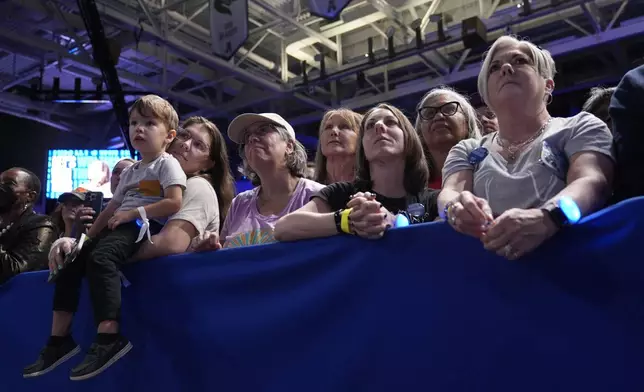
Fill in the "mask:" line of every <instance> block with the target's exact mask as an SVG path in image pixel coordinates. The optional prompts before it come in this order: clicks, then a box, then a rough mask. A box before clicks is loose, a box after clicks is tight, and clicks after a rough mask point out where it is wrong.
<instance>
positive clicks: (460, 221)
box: [446, 191, 557, 260]
mask: <svg viewBox="0 0 644 392" xmlns="http://www.w3.org/2000/svg"><path fill="white" fill-rule="evenodd" d="M446 219H447V221H448V222H449V224H450V225H451V226H452V227H453V228H454V229H456V231H458V232H461V233H463V234H467V235H470V236H472V237H476V238H479V239H480V240H481V242H482V243H483V246H484V247H485V249H487V250H489V251H491V252H494V253H496V254H497V255H499V256H502V257H505V258H506V259H509V260H516V259H518V258H520V257H521V256H523V255H525V254H527V253H529V252H531V251H532V250H534V249H535V248H537V247H538V246H539V245H541V244H542V243H543V242H544V241H545V240H546V239H548V238H550V237H551V236H552V235H554V234H555V233H556V232H557V227H556V226H555V224H554V222H552V220H551V219H550V217H549V216H548V215H547V214H546V213H545V212H544V211H543V210H541V209H535V208H533V209H520V208H512V209H509V210H507V211H505V212H503V213H502V214H501V215H499V216H498V217H496V218H494V216H493V214H492V209H491V208H490V205H489V204H488V202H487V200H485V199H483V198H480V197H477V196H474V195H473V194H472V193H471V192H468V191H463V192H461V193H460V194H459V196H458V197H457V198H456V199H454V200H453V201H451V202H450V207H449V209H448V212H447V216H446Z"/></svg>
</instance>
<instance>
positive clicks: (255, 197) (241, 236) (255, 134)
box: [193, 113, 323, 250]
mask: <svg viewBox="0 0 644 392" xmlns="http://www.w3.org/2000/svg"><path fill="white" fill-rule="evenodd" d="M228 137H230V139H231V140H232V141H233V142H235V143H236V144H238V145H239V154H240V156H241V157H242V159H243V162H244V171H245V173H246V175H247V176H248V177H249V178H250V180H251V181H252V183H253V185H255V188H253V189H251V190H249V191H246V192H242V193H240V194H239V195H237V196H236V197H235V198H234V199H233V202H232V204H231V206H230V210H229V211H228V216H227V217H226V221H225V222H224V227H223V228H222V229H221V235H220V238H221V240H220V239H219V238H218V237H217V236H216V235H215V234H214V233H205V234H204V235H202V236H199V237H197V238H196V239H195V241H194V243H193V248H195V249H196V250H212V249H218V248H220V247H222V246H223V247H227V248H228V247H238V246H245V245H254V244H261V243H267V242H274V241H275V239H274V237H273V227H274V225H275V222H277V220H278V219H279V218H281V217H282V216H284V215H287V214H289V213H291V212H292V211H295V210H297V209H298V208H300V207H302V206H303V205H304V204H306V203H307V202H308V201H309V198H310V197H311V196H312V195H313V194H315V193H316V192H317V191H319V190H320V189H322V188H323V185H321V184H318V183H317V182H315V181H311V180H308V179H306V178H304V175H305V173H306V161H307V160H306V150H305V149H304V146H302V144H301V143H300V142H298V141H297V140H296V139H295V131H294V130H293V127H292V126H291V125H290V124H289V123H288V122H287V121H286V120H285V119H283V118H282V117H281V116H280V115H278V114H275V113H262V114H255V113H246V114H242V115H240V116H238V117H236V118H235V119H234V120H233V121H232V122H231V123H230V125H229V126H228Z"/></svg>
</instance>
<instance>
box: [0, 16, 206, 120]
mask: <svg viewBox="0 0 644 392" xmlns="http://www.w3.org/2000/svg"><path fill="white" fill-rule="evenodd" d="M0 37H4V38H6V39H8V40H10V41H13V42H16V43H19V44H21V45H24V46H26V47H31V48H38V49H39V50H42V51H45V52H52V53H55V54H56V55H58V56H60V57H62V58H64V59H67V60H68V61H69V62H71V63H73V64H75V65H77V66H78V67H80V68H83V69H85V70H87V71H88V72H91V73H93V74H94V75H96V76H99V77H100V76H102V74H101V71H100V69H98V68H97V67H96V65H94V64H93V62H92V61H91V60H90V59H84V58H81V57H80V56H76V55H73V54H70V53H69V52H68V51H67V50H66V49H65V48H63V47H62V46H60V45H58V44H57V43H55V42H53V41H50V40H48V39H45V38H40V37H35V36H31V37H30V36H26V35H24V34H20V33H17V32H14V31H11V30H7V29H4V28H2V27H0ZM119 77H120V79H121V80H122V81H123V82H124V83H127V84H129V85H132V86H133V87H135V88H141V89H145V90H147V91H156V92H157V93H158V94H160V95H165V96H168V97H169V98H171V99H176V100H179V101H182V102H184V103H187V104H189V105H191V106H195V107H199V108H202V109H208V110H211V111H216V110H217V108H216V106H215V105H213V104H211V103H210V102H208V101H207V100H205V99H203V98H199V97H197V96H195V95H192V94H186V93H181V92H177V91H172V90H168V91H164V90H163V89H162V88H161V86H160V84H159V83H155V82H153V81H150V80H148V79H146V78H144V77H141V76H138V75H134V74H131V73H129V72H126V71H124V70H119Z"/></svg>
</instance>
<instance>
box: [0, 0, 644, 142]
mask: <svg viewBox="0 0 644 392" xmlns="http://www.w3.org/2000/svg"><path fill="white" fill-rule="evenodd" d="M550 1H551V0H533V1H532V4H534V6H535V7H534V8H535V9H540V7H541V6H543V5H547V4H549V3H550ZM97 2H98V4H99V11H100V13H101V15H102V17H103V18H104V21H105V24H106V26H107V30H108V31H109V33H110V37H111V38H112V39H113V40H115V41H116V42H118V43H119V44H120V45H121V57H120V61H119V64H118V65H117V68H118V73H119V78H120V80H121V82H122V84H124V86H125V88H126V89H142V90H146V91H155V92H158V93H159V94H160V95H164V96H166V97H168V98H169V99H170V100H171V101H172V102H175V103H177V104H178V107H179V108H180V111H181V114H183V115H187V114H201V115H205V116H210V117H224V118H226V117H231V116H234V115H235V114H236V113H238V112H240V111H242V110H264V111H267V110H269V109H270V110H279V111H280V112H281V113H282V114H284V115H285V116H287V117H290V118H292V119H293V121H294V122H295V123H301V122H306V121H309V120H312V119H313V120H315V119H318V118H319V113H320V111H324V110H326V109H328V108H330V107H336V106H340V105H341V106H346V107H350V108H364V107H367V106H370V105H373V104H375V103H377V102H381V101H391V100H396V99H399V98H402V97H405V96H409V95H413V94H417V93H420V92H423V91H426V90H428V89H430V88H432V87H434V86H436V85H438V84H444V83H447V84H453V83H457V82H459V81H463V80H466V79H471V78H475V77H476V75H477V74H478V65H477V63H478V61H479V60H478V59H479V58H477V57H476V56H477V54H476V53H472V51H471V50H469V49H465V48H464V47H463V44H462V42H461V40H460V28H461V23H460V22H461V21H462V20H463V19H465V18H467V17H471V16H475V15H476V16H479V17H481V18H482V19H483V20H484V22H485V24H486V26H487V29H488V41H490V42H491V41H492V40H493V39H494V38H496V37H497V36H499V35H501V34H503V33H504V32H506V31H507V30H508V29H511V31H512V32H513V33H515V34H521V33H522V32H526V31H531V30H532V29H534V28H535V27H538V26H547V25H549V24H552V25H553V26H555V25H557V26H559V25H561V24H562V23H565V24H566V25H567V26H568V29H569V30H570V33H569V34H568V35H567V36H561V35H558V36H552V37H544V38H541V37H531V38H532V39H533V40H538V41H540V44H541V45H542V46H545V47H547V48H548V49H550V50H551V51H552V52H553V54H554V55H555V56H558V55H561V54H564V53H569V52H571V51H579V50H584V49H589V48H591V47H593V46H597V45H602V44H606V43H610V42H614V41H616V40H619V39H622V38H627V37H632V36H634V35H636V34H638V33H640V32H641V31H643V29H644V26H642V24H641V22H640V21H634V22H630V23H621V24H620V21H622V20H624V19H628V15H625V13H626V12H625V10H627V5H628V3H629V1H628V0H567V1H560V3H561V4H560V5H559V6H556V7H544V8H543V9H542V10H541V11H538V12H535V13H534V14H532V15H528V16H521V11H522V10H521V7H520V5H521V1H519V0H458V1H454V0H408V1H406V2H401V1H397V0H354V1H353V2H352V3H350V5H349V6H347V7H346V8H345V9H344V11H343V13H342V15H341V18H340V19H339V20H337V21H323V20H322V19H320V18H317V17H314V16H311V15H310V14H309V13H308V12H307V9H306V4H307V0H250V3H249V22H250V26H251V28H250V32H249V37H250V38H249V40H248V42H247V43H246V45H245V46H244V47H242V48H241V49H240V50H239V51H238V53H237V55H236V56H235V57H234V58H233V59H231V61H225V60H223V59H221V58H218V57H216V56H214V55H212V54H211V53H212V52H211V50H210V42H209V41H210V32H209V29H208V26H209V24H208V23H207V20H208V15H207V6H206V5H207V2H206V1H186V0H98V1H97ZM2 4H3V5H0V12H2V11H3V7H7V8H6V10H7V12H9V10H12V11H15V10H19V11H20V15H21V16H22V17H23V19H24V20H47V21H48V22H47V23H46V24H38V23H26V22H23V23H20V22H16V23H15V24H13V25H11V24H3V26H0V48H1V49H4V50H5V51H7V52H11V53H16V54H18V55H20V58H24V59H26V60H25V61H23V62H22V63H21V64H20V66H13V67H10V66H9V65H6V66H3V62H2V59H0V76H2V77H1V78H0V87H1V89H0V91H1V92H0V94H3V95H2V99H0V111H3V110H5V111H13V112H17V113H23V114H25V115H27V114H29V113H31V112H29V111H28V110H27V109H36V110H38V113H44V114H39V115H38V116H36V117H37V118H35V119H36V120H38V121H41V120H42V121H41V122H45V121H48V122H49V123H50V124H49V125H52V124H53V123H55V122H56V121H53V120H52V119H51V115H50V114H47V113H48V112H47V110H46V107H45V106H46V105H44V104H42V103H39V102H32V101H30V100H29V99H28V98H26V97H25V96H23V95H20V91H21V90H20V89H19V87H21V86H28V85H29V82H30V80H31V79H32V78H34V77H37V76H39V74H40V72H41V69H43V70H44V73H45V75H51V74H64V75H71V77H81V78H83V79H85V80H93V79H96V78H97V77H100V70H99V69H98V68H97V67H96V65H95V64H94V62H93V60H92V59H91V57H90V56H89V54H88V53H90V52H91V47H90V44H89V42H88V39H87V37H86V36H85V35H84V34H83V31H82V30H83V24H82V20H81V19H80V17H79V16H78V15H77V14H76V13H75V11H74V8H75V7H74V1H71V0H9V1H7V2H4V3H2ZM606 10H610V11H606ZM607 12H608V13H607ZM436 15H442V16H443V17H444V20H445V21H446V22H445V33H446V35H447V36H448V37H451V38H450V39H448V40H446V41H444V42H441V43H435V44H428V45H427V46H425V47H424V48H423V49H421V50H417V51H415V52H409V55H405V56H399V57H395V58H393V59H390V60H388V59H385V61H377V62H376V63H375V64H369V63H368V62H367V59H366V58H365V54H366V53H367V41H368V40H369V39H371V40H372V41H373V43H374V51H375V52H376V53H377V54H379V56H381V57H382V55H381V53H382V52H383V51H386V37H387V36H388V34H392V35H393V37H394V41H395V42H396V50H397V52H401V51H402V50H403V49H405V48H411V47H413V46H414V34H413V33H414V30H413V29H412V26H415V25H418V26H420V27H421V30H422V32H423V38H424V40H425V42H428V43H432V42H436V40H437V32H436V25H435V23H433V22H431V20H433V16H436ZM15 19H16V20H20V17H19V16H17V15H16V18H15ZM450 20H451V21H450ZM573 32H574V34H573ZM553 34H554V33H553ZM478 56H480V53H479V54H478ZM16 57H17V56H16ZM321 57H324V59H325V64H326V72H327V74H333V75H334V76H333V78H327V79H324V80H318V75H319V71H320V70H319V68H320V61H319V59H320V58H321ZM384 57H386V56H384ZM302 61H306V62H307V64H308V66H309V67H310V69H309V70H308V71H309V83H308V85H303V83H302V82H303V80H302V77H301V62H302ZM9 68H11V69H9ZM406 70H409V71H406ZM357 71H360V72H361V73H362V74H363V75H364V77H365V82H366V85H365V87H358V86H357V84H356V83H357V81H356V74H357ZM352 84H353V87H352V88H350V90H351V92H352V94H349V95H347V93H346V91H344V90H346V86H347V85H352ZM343 86H345V88H344V90H343ZM9 91H12V93H8V92H9ZM108 108H109V105H108V106H88V107H87V108H86V109H75V110H66V108H60V107H59V108H56V110H55V112H56V115H57V116H61V117H62V118H68V119H69V120H67V121H61V122H57V124H63V125H61V126H58V128H59V129H63V128H64V130H68V131H69V130H71V131H75V130H76V129H80V127H79V126H77V125H76V126H75V125H74V123H73V121H72V120H71V119H72V118H73V117H75V116H76V117H78V116H83V118H84V119H86V118H87V116H92V115H94V113H95V112H96V111H102V110H105V109H108ZM50 112H51V110H50ZM29 115H31V116H33V115H32V114H29ZM84 121H85V120H84Z"/></svg>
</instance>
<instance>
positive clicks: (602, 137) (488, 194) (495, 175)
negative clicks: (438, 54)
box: [443, 112, 614, 216]
mask: <svg viewBox="0 0 644 392" xmlns="http://www.w3.org/2000/svg"><path fill="white" fill-rule="evenodd" d="M496 138H497V132H494V133H491V134H489V135H486V136H485V137H483V139H481V140H474V139H466V140H462V141H461V142H459V143H458V144H457V145H455V146H454V147H452V149H451V150H450V152H449V154H448V156H447V159H446V160H445V164H444V166H443V181H445V179H446V178H447V177H449V176H451V175H452V174H454V173H456V172H459V171H462V170H473V172H474V173H473V180H474V181H473V188H472V193H473V194H474V195H476V196H478V197H482V198H484V199H486V200H487V202H488V204H489V205H490V208H492V212H493V213H494V215H495V216H497V215H500V214H502V213H503V212H504V211H506V210H508V209H510V208H523V209H528V208H538V207H541V206H542V205H543V204H544V203H545V202H547V201H548V200H550V199H552V198H553V197H554V196H556V195H557V194H558V193H559V192H561V190H563V189H564V188H565V187H566V184H567V183H566V175H567V173H568V165H569V162H570V159H571V158H572V156H573V155H575V154H576V153H578V152H582V151H594V152H598V153H601V154H603V155H606V156H607V157H609V158H611V159H613V160H614V156H613V148H612V147H613V137H612V135H611V133H610V130H609V129H608V127H607V126H606V124H605V123H604V122H603V121H601V120H600V119H598V118H597V117H595V116H593V115H592V114H590V113H586V112H581V113H579V114H577V115H576V116H573V117H567V118H559V117H557V118H553V119H552V121H551V122H550V124H549V125H548V127H547V128H546V130H545V131H544V133H543V134H542V135H541V136H539V137H538V138H537V139H536V140H534V141H533V142H532V143H530V145H528V146H527V147H526V148H525V149H524V150H523V151H522V152H521V153H520V155H519V156H517V158H516V160H514V161H513V162H508V161H507V160H506V159H505V158H504V157H503V156H501V154H499V153H498V152H497V151H496V149H495V148H493V145H494V144H495V143H498V141H497V140H496ZM479 147H480V148H483V149H486V150H487V151H488V154H487V156H486V157H485V158H483V160H481V161H480V162H478V163H475V164H472V163H471V162H470V155H471V153H472V151H474V150H475V149H477V148H479ZM475 160H476V159H475Z"/></svg>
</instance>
